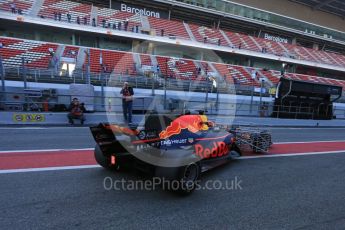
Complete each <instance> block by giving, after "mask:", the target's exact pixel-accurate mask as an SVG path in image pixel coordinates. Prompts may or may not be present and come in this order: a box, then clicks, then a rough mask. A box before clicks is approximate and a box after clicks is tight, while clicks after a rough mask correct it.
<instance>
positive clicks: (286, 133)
mask: <svg viewBox="0 0 345 230" xmlns="http://www.w3.org/2000/svg"><path fill="white" fill-rule="evenodd" d="M270 130H271V132H272V137H273V142H303V141H332V140H345V129H344V128H338V129H337V128H270ZM0 143H1V145H0V151H11V150H37V149H81V148H93V147H94V146H95V142H94V140H93V138H92V136H91V133H90V130H89V128H87V127H48V128H35V127H27V128H13V127H8V128H6V127H0Z"/></svg>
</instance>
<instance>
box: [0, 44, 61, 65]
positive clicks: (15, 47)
mask: <svg viewBox="0 0 345 230" xmlns="http://www.w3.org/2000/svg"><path fill="white" fill-rule="evenodd" d="M0 41H1V43H3V48H2V49H0V54H1V56H2V58H3V64H4V66H5V67H18V66H21V65H22V58H25V61H26V63H25V66H26V67H34V68H41V69H47V68H48V65H49V61H50V60H51V55H50V53H49V49H53V51H54V52H55V51H56V49H57V47H58V45H57V44H49V43H44V42H38V41H27V40H20V39H18V40H17V39H7V38H1V39H0Z"/></svg>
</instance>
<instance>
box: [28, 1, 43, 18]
mask: <svg viewBox="0 0 345 230" xmlns="http://www.w3.org/2000/svg"><path fill="white" fill-rule="evenodd" d="M43 3H44V0H35V1H34V3H33V5H32V7H31V10H30V11H29V15H30V16H32V17H35V16H37V15H38V12H39V11H40V9H41V7H42V6H43Z"/></svg>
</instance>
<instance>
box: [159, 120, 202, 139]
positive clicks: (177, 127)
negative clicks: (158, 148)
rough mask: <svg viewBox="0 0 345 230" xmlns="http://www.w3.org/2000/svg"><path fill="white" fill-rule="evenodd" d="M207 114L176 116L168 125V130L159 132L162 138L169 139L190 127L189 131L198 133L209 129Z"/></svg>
mask: <svg viewBox="0 0 345 230" xmlns="http://www.w3.org/2000/svg"><path fill="white" fill-rule="evenodd" d="M206 123H207V116H205V115H185V116H181V117H179V118H176V119H175V120H174V121H173V122H171V124H170V125H169V126H168V127H167V129H166V130H164V131H162V132H161V133H160V134H159V137H160V139H167V138H169V137H171V136H174V135H177V134H180V133H181V132H182V130H184V129H188V131H189V132H192V133H197V132H200V131H205V130H208V126H207V125H206Z"/></svg>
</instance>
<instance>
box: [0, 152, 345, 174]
mask: <svg viewBox="0 0 345 230" xmlns="http://www.w3.org/2000/svg"><path fill="white" fill-rule="evenodd" d="M332 153H345V149H344V150H341V151H330V152H310V153H292V154H276V155H260V156H245V157H240V158H238V160H251V159H260V158H274V157H298V156H311V155H326V154H332ZM94 168H101V166H99V165H82V166H66V167H47V168H28V169H8V170H0V174H13V173H25V172H49V171H62V170H80V169H94Z"/></svg>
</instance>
